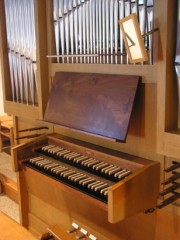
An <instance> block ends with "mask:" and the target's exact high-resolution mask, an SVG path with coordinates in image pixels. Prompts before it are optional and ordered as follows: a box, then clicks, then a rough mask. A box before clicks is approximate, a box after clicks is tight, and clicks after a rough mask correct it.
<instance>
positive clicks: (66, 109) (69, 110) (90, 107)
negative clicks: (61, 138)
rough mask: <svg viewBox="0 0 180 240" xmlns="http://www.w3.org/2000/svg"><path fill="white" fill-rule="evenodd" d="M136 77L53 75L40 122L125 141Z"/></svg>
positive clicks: (92, 74) (85, 74) (58, 73)
mask: <svg viewBox="0 0 180 240" xmlns="http://www.w3.org/2000/svg"><path fill="white" fill-rule="evenodd" d="M138 82H139V77H138V76H123V75H110V74H96V73H75V72H57V73H56V74H55V79H54V83H53V86H52V90H51V93H50V96H49V101H48V104H47V108H46V111H45V116H44V120H45V121H48V122H51V123H54V124H58V125H61V126H65V127H68V128H73V129H76V130H80V131H84V132H87V133H91V134H95V135H100V136H104V137H108V138H111V139H115V140H120V141H125V139H126V134H127V130H128V125H129V121H130V116H131V112H132V107H133V103H134V99H135V95H136V91H137V86H138Z"/></svg>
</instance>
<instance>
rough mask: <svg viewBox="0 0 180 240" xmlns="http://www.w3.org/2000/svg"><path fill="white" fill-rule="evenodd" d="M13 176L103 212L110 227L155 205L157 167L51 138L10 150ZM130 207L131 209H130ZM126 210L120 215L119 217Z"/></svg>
mask: <svg viewBox="0 0 180 240" xmlns="http://www.w3.org/2000/svg"><path fill="white" fill-rule="evenodd" d="M13 151H14V155H15V156H16V159H18V165H17V166H16V168H18V170H23V171H24V172H25V173H26V172H28V173H29V174H32V175H35V176H36V177H37V176H39V175H41V174H43V175H44V178H46V180H45V181H49V182H50V183H51V184H53V185H56V186H57V183H58V187H59V188H61V189H63V190H64V191H67V192H69V193H71V194H73V195H74V196H80V197H82V196H83V199H85V200H86V201H91V202H93V204H95V205H97V206H98V207H100V208H102V209H103V210H105V211H107V212H108V220H109V222H111V223H115V222H118V221H120V220H123V219H125V218H127V217H128V216H131V215H133V214H135V213H137V212H140V211H144V210H146V209H147V208H150V207H152V206H154V205H156V200H157V195H158V188H159V187H158V183H159V164H158V163H157V162H153V161H150V160H146V159H141V158H138V157H134V156H131V155H128V154H124V153H118V152H117V151H112V150H108V149H105V148H101V147H97V146H95V145H93V144H88V143H84V142H82V141H78V140H74V139H71V138H69V137H63V136H60V135H57V134H52V135H47V136H42V137H40V138H38V139H37V140H35V141H33V142H31V143H26V144H23V145H20V146H17V147H14V149H13ZM132 206H133V207H132ZM124 209H126V212H124Z"/></svg>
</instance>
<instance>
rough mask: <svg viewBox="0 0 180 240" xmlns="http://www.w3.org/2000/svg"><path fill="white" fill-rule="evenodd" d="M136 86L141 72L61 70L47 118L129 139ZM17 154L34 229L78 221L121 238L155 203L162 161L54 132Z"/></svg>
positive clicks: (23, 203)
mask: <svg viewBox="0 0 180 240" xmlns="http://www.w3.org/2000/svg"><path fill="white" fill-rule="evenodd" d="M139 85H140V81H139V77H138V76H121V75H108V74H106V75H105V74H90V73H65V72H58V73H56V75H55V79H54V83H53V87H52V90H51V93H50V97H49V102H48V105H47V108H46V112H45V116H44V121H48V122H51V123H52V124H59V125H61V126H63V127H66V128H70V129H72V131H74V130H76V131H81V132H85V133H86V134H91V135H92V134H93V135H94V134H95V135H98V136H100V137H103V138H109V139H111V141H125V140H126V136H127V131H128V126H129V122H130V117H131V113H132V111H133V105H134V102H135V101H136V95H137V92H138V89H139ZM12 154H13V157H14V168H15V170H16V171H18V174H19V178H20V180H21V181H19V187H20V195H21V196H20V208H21V221H22V224H23V225H24V226H25V227H27V228H29V229H30V230H31V231H32V232H34V233H36V234H37V235H39V234H43V233H44V232H46V229H47V227H48V226H50V225H53V224H59V225H60V226H61V227H62V229H67V228H68V227H69V226H70V225H71V223H72V222H76V223H78V224H79V225H81V226H82V227H84V228H86V229H88V231H90V232H91V233H93V234H94V235H96V236H97V239H104V240H106V239H112V235H111V234H112V232H113V234H115V235H113V239H118V237H117V236H118V231H120V228H118V227H117V226H118V223H119V222H120V221H122V220H125V219H126V218H128V217H130V216H133V215H135V214H137V213H140V212H143V211H145V210H147V209H149V208H151V207H153V206H155V205H156V201H157V196H158V191H159V175H160V174H159V163H158V162H155V161H151V160H147V159H142V158H139V157H136V156H132V155H128V154H125V153H121V152H118V151H114V150H110V149H106V148H104V147H100V146H97V145H95V144H91V143H88V142H83V141H80V140H77V139H73V138H70V137H66V136H61V135H59V134H56V133H52V134H49V135H44V136H41V137H39V138H37V139H36V140H34V141H32V142H28V143H24V144H21V145H18V146H16V147H14V148H13V149H12ZM104 228H105V229H106V230H105V232H104V233H102V232H101V230H102V231H103V229H104ZM112 230H113V231H112ZM110 232H111V233H110ZM116 235H117V236H116Z"/></svg>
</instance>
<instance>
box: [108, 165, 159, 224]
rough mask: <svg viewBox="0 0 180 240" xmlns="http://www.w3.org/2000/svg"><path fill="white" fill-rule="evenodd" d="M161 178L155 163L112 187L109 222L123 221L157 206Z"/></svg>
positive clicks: (109, 201) (109, 199) (109, 202)
mask: <svg viewBox="0 0 180 240" xmlns="http://www.w3.org/2000/svg"><path fill="white" fill-rule="evenodd" d="M159 177H160V176H159V165H157V164H156V163H154V164H151V166H149V167H146V168H143V169H141V170H140V171H137V172H136V173H135V175H134V176H130V177H129V179H128V180H127V181H126V179H125V180H124V181H120V182H119V183H117V184H116V185H114V186H112V188H111V189H110V190H109V192H108V213H109V214H108V220H109V222H111V223H115V222H118V221H121V220H123V219H124V218H125V216H126V218H127V217H128V216H131V215H135V214H136V213H138V212H142V211H145V210H147V209H149V208H153V207H154V206H156V204H157V200H156V197H157V196H158V192H159V184H158V183H159ZM155 196H156V197H155ZM132 213H134V214H132Z"/></svg>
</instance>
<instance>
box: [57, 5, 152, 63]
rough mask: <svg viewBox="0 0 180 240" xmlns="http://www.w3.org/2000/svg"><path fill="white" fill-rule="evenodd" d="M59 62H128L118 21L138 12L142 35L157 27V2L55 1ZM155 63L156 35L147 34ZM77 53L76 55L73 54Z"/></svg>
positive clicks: (148, 49)
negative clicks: (155, 5)
mask: <svg viewBox="0 0 180 240" xmlns="http://www.w3.org/2000/svg"><path fill="white" fill-rule="evenodd" d="M53 3H54V5H53V19H54V34H55V45H56V55H60V56H59V57H60V58H57V62H62V63H88V64H128V58H127V54H126V51H125V47H124V42H123V37H122V33H121V30H120V26H119V25H118V20H120V19H122V18H124V17H126V16H128V15H129V14H131V13H136V14H137V16H138V19H139V24H140V29H141V33H142V35H144V34H145V33H147V32H149V31H151V30H152V29H153V1H152V0H150V1H147V0H142V1H138V0H127V1H126V0H125V1H124V0H121V1H118V0H78V1H61V0H60V1H59V0H54V1H53ZM144 44H145V46H146V49H147V51H148V54H149V62H147V63H146V64H152V36H151V35H150V36H146V37H144ZM72 56H73V57H72Z"/></svg>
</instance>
